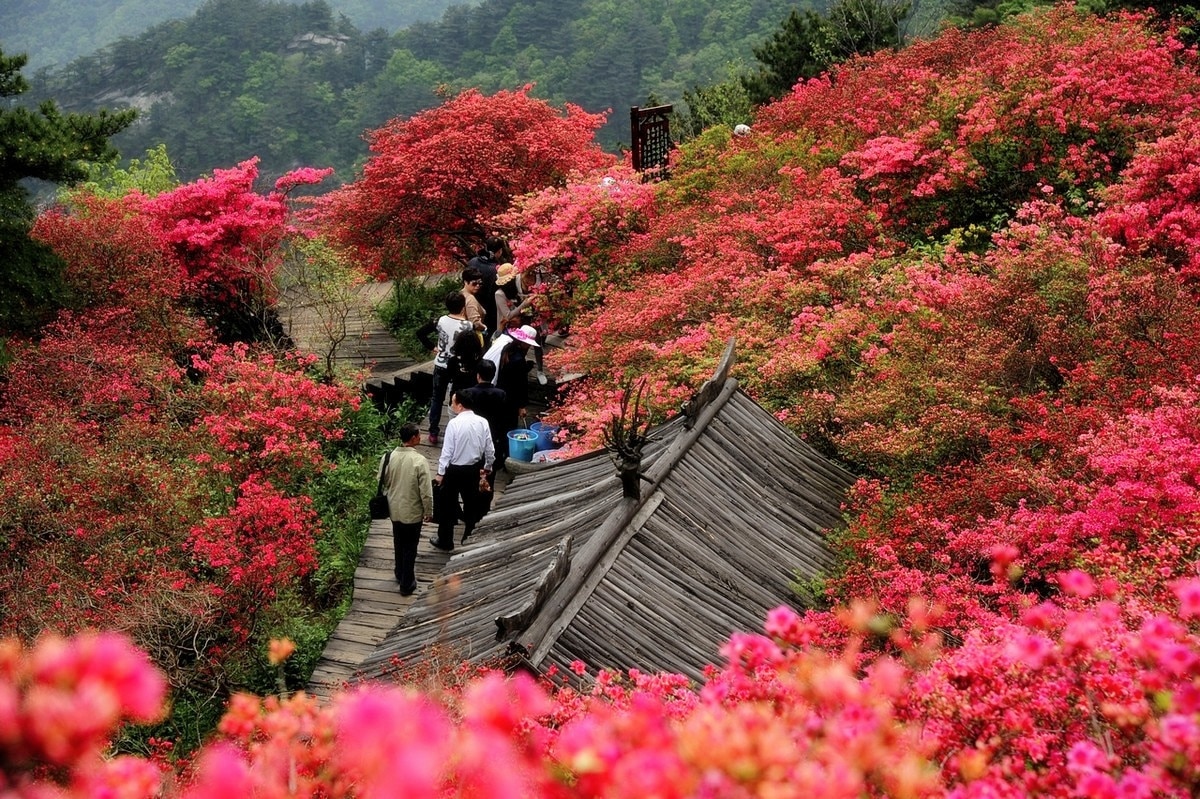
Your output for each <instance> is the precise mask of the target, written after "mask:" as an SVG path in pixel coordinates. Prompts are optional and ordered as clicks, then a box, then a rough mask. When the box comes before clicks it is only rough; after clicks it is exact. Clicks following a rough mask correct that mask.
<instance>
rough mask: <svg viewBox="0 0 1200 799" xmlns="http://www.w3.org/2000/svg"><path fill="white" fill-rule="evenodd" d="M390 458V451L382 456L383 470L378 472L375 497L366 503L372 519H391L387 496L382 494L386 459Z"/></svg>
mask: <svg viewBox="0 0 1200 799" xmlns="http://www.w3.org/2000/svg"><path fill="white" fill-rule="evenodd" d="M391 457H392V451H391V450H388V453H387V455H384V456H383V468H382V469H380V470H379V486H378V487H377V488H376V489H375V496H373V497H371V501H370V502H369V503H368V507H369V508H370V509H371V518H372V519H390V518H391V517H392V513H391V510H390V509H389V508H388V498H387V494H385V493H383V477H384V475H386V474H387V465H388V459H389V458H391Z"/></svg>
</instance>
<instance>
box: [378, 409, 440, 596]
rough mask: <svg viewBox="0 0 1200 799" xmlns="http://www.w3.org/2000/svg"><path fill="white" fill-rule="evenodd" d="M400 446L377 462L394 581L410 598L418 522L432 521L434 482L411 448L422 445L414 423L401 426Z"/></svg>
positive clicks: (426, 463)
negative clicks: (384, 497) (389, 530)
mask: <svg viewBox="0 0 1200 799" xmlns="http://www.w3.org/2000/svg"><path fill="white" fill-rule="evenodd" d="M400 443H401V444H402V445H403V446H399V447H396V448H395V449H394V450H392V451H391V452H390V453H389V454H388V455H387V456H386V457H385V458H384V459H383V460H381V461H380V463H379V469H380V475H381V477H382V480H383V488H384V493H385V494H386V495H387V498H388V516H389V517H391V520H392V547H393V549H394V550H395V573H396V582H398V583H400V595H401V596H409V595H410V594H412V593H413V592H414V591H416V590H417V576H416V573H415V571H414V569H415V566H416V562H417V544H418V543H420V541H421V522H422V521H431V520H432V519H433V480H432V479H431V477H430V474H429V461H427V460H426V459H425V456H424V455H422V454H421V453H420V452H418V451H417V450H416V449H414V448H415V447H416V446H417V445H418V444H420V443H421V429H420V428H419V427H417V426H416V425H415V424H406V425H404V426H403V427H401V428H400Z"/></svg>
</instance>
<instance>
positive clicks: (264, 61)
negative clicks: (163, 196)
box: [29, 0, 795, 179]
mask: <svg viewBox="0 0 1200 799" xmlns="http://www.w3.org/2000/svg"><path fill="white" fill-rule="evenodd" d="M794 5H795V4H794V2H792V0H639V1H638V2H614V0H484V2H482V3H481V4H480V5H478V6H452V7H451V8H449V9H448V10H447V12H446V13H445V14H444V15H443V16H442V18H441V19H439V20H438V21H436V22H423V23H416V24H414V25H412V26H409V27H408V28H404V29H401V30H400V31H398V32H396V33H395V34H388V33H386V32H384V31H380V30H375V31H371V32H368V33H363V32H362V31H361V29H359V28H358V27H356V26H355V25H354V24H352V22H351V21H350V20H349V19H348V18H347V17H345V16H342V15H339V14H337V13H336V12H334V10H333V8H332V7H331V6H330V5H329V4H327V3H325V2H323V0H322V1H318V2H309V3H305V4H303V5H296V4H292V3H286V2H280V0H206V2H204V3H203V4H202V5H201V6H199V8H198V9H197V10H196V11H195V13H194V14H193V15H192V16H189V17H188V18H186V19H182V20H175V21H168V22H162V23H159V24H157V25H155V26H153V27H152V28H150V29H148V30H146V31H145V32H143V33H142V34H140V35H138V36H136V37H125V38H122V39H119V40H118V41H116V42H114V43H113V44H112V45H109V46H108V47H106V48H104V49H103V50H102V51H100V52H97V53H95V54H92V55H88V56H85V57H81V58H78V59H76V60H74V61H72V62H71V63H70V64H69V65H67V66H66V67H65V68H61V69H55V70H52V71H43V72H42V73H40V74H38V75H37V76H36V79H35V80H34V81H33V83H34V87H33V90H32V91H31V92H30V94H29V99H30V100H31V101H33V100H36V99H38V98H40V97H49V98H53V99H55V100H56V101H58V102H59V103H60V104H61V105H62V106H63V107H64V108H66V109H67V110H71V111H91V110H94V109H96V108H102V107H104V108H119V107H123V106H133V107H136V108H138V109H140V110H141V111H142V115H141V118H140V119H139V121H138V122H137V123H135V125H134V126H132V127H131V128H130V129H129V130H127V131H125V132H124V133H122V134H121V135H120V136H119V137H117V139H116V140H115V143H116V145H117V146H118V147H119V148H120V149H121V152H122V154H123V155H125V156H126V157H139V156H141V155H142V153H143V152H145V150H147V149H149V148H150V147H153V146H154V145H156V144H158V143H160V142H165V143H166V145H167V150H168V152H169V154H170V156H171V158H172V159H173V161H174V162H175V164H176V167H177V170H178V173H179V175H180V177H181V178H184V179H191V178H194V177H196V176H198V175H199V174H202V173H206V172H210V171H211V170H212V169H213V168H215V167H226V166H231V165H233V164H235V163H237V162H238V161H241V160H244V159H246V158H249V157H251V156H259V157H260V158H261V159H262V164H261V171H262V173H263V174H264V175H265V176H268V177H269V176H276V175H279V174H282V173H283V172H285V171H287V170H288V169H291V168H294V167H296V166H300V165H311V166H333V167H335V168H336V169H337V170H338V175H339V178H341V179H347V178H349V177H351V175H352V172H353V166H354V165H355V164H356V163H357V162H359V161H360V160H361V159H362V158H363V157H364V156H365V155H366V146H365V143H364V142H363V140H362V134H363V132H364V131H365V130H367V129H371V128H376V127H379V126H381V125H382V124H384V123H385V122H386V121H387V120H389V119H391V118H393V117H397V116H410V115H412V114H414V113H416V112H418V111H421V110H423V109H426V108H430V107H432V106H435V105H437V104H439V103H440V102H441V101H442V99H443V98H444V97H446V96H447V94H448V93H454V92H457V91H459V90H461V89H465V88H472V87H475V88H479V89H480V90H482V91H484V92H486V93H492V92H495V91H497V90H500V89H516V88H520V87H521V86H523V85H525V84H529V83H532V84H535V87H536V88H535V90H534V94H535V96H538V97H542V98H544V99H547V100H549V101H551V102H553V103H555V104H558V105H561V104H563V103H574V104H576V105H579V106H581V107H583V108H584V109H585V110H587V111H592V112H598V111H605V110H610V111H611V114H610V116H609V123H608V125H606V126H605V127H604V128H603V129H601V131H600V132H599V139H600V141H601V143H602V144H603V145H605V146H606V147H608V148H610V149H616V148H618V147H619V146H621V145H622V144H623V143H627V142H628V141H629V116H628V110H629V107H630V106H632V105H648V104H656V103H659V102H664V103H673V102H677V101H680V100H681V99H682V97H683V93H684V92H686V91H689V90H690V89H692V88H693V87H695V86H698V85H701V86H702V85H707V84H710V83H714V82H719V81H722V80H728V79H729V77H730V74H731V70H733V71H736V70H739V69H743V68H745V67H746V66H747V65H749V64H750V63H752V62H753V61H754V57H753V52H752V51H753V48H754V46H755V45H757V44H759V43H761V42H762V41H763V40H764V39H765V38H766V37H767V36H769V35H770V34H771V33H772V32H774V31H775V30H777V29H778V28H779V25H780V22H781V21H782V20H783V19H784V18H785V17H786V16H787V15H788V12H789V11H790V9H791V8H792V7H794Z"/></svg>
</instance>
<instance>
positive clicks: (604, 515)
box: [363, 342, 853, 679]
mask: <svg viewBox="0 0 1200 799" xmlns="http://www.w3.org/2000/svg"><path fill="white" fill-rule="evenodd" d="M732 357H733V347H732V342H731V344H730V347H729V348H728V349H727V351H726V357H725V359H724V361H723V363H722V366H721V368H720V369H719V370H718V373H717V375H716V376H715V377H714V378H713V379H712V380H710V381H709V382H708V383H707V384H706V386H705V387H704V388H702V389H701V391H700V392H698V393H697V395H696V397H695V398H694V399H693V401H692V402H691V403H689V407H688V408H687V409H686V411H685V413H684V414H682V415H680V416H679V417H677V418H675V419H674V420H672V421H669V422H667V423H666V424H664V425H662V426H660V427H658V428H656V429H654V430H653V431H652V433H651V435H650V437H649V442H648V443H647V444H646V446H645V449H644V451H643V453H642V464H641V473H642V476H643V481H642V490H641V496H640V498H637V499H633V498H628V497H624V496H623V495H622V486H621V481H620V480H619V479H618V476H617V472H616V469H614V465H613V460H612V458H611V457H610V455H609V453H608V452H607V451H603V450H601V451H598V452H593V453H590V454H587V455H584V456H581V457H578V458H575V459H573V460H569V461H563V462H560V463H557V464H555V465H553V466H547V467H545V468H543V469H540V470H537V471H534V472H530V473H527V474H521V475H517V476H516V477H514V479H513V481H512V483H511V484H510V485H509V486H508V488H507V489H506V490H505V492H504V494H503V495H502V496H501V497H499V498H498V499H497V503H496V507H494V508H493V510H492V512H491V514H489V515H488V516H487V517H486V518H485V519H484V521H483V522H482V523H481V524H480V526H479V527H478V528H477V529H476V536H475V537H477V538H478V539H480V542H479V543H478V544H473V545H472V546H470V547H468V548H466V549H465V550H463V551H462V552H461V554H457V555H455V556H454V557H452V558H451V559H450V561H449V562H448V564H447V566H446V569H445V570H444V572H443V575H442V578H441V584H442V585H441V588H440V589H438V590H435V591H433V592H430V594H429V595H428V597H427V598H426V601H424V602H418V603H416V604H414V605H413V606H412V607H411V608H410V609H409V611H408V614H407V616H406V617H405V618H404V619H403V620H401V622H400V623H399V624H398V625H397V626H396V628H395V629H394V630H393V631H392V632H391V633H390V634H389V635H388V636H387V637H386V639H385V640H384V641H383V643H382V644H381V645H380V646H379V647H378V648H377V649H376V650H375V652H374V653H373V654H372V655H370V656H369V657H368V658H367V659H366V660H365V661H364V663H363V672H364V674H372V673H379V672H380V671H386V670H387V669H388V668H389V663H391V664H394V663H395V662H396V659H398V660H399V661H402V662H416V661H419V660H420V659H421V657H422V653H423V652H425V651H427V649H428V648H429V647H431V646H433V645H440V646H441V647H442V648H443V649H444V650H446V651H448V652H449V653H450V655H451V656H452V657H454V658H460V659H465V660H470V661H474V662H500V661H503V660H505V659H507V662H508V663H509V664H510V665H514V666H524V667H528V668H533V669H537V670H544V669H545V668H547V667H549V666H550V665H552V664H554V665H557V666H559V667H560V668H564V667H566V666H569V664H570V663H571V662H572V661H575V660H581V661H583V662H584V663H586V664H588V665H589V666H590V667H592V668H603V667H610V668H618V669H630V668H638V669H642V670H644V671H671V672H678V673H682V674H686V675H689V676H691V677H693V678H695V679H700V678H701V675H702V672H703V668H704V666H705V665H706V664H708V663H711V662H714V661H715V660H716V658H717V653H718V650H719V648H720V646H721V644H722V643H723V642H724V641H725V640H726V639H727V638H728V636H729V634H730V633H731V632H734V631H737V630H757V629H761V627H762V622H763V619H764V617H765V614H766V612H767V610H769V609H770V608H773V607H775V606H777V605H780V604H786V603H793V604H795V603H797V602H798V599H797V598H796V596H795V595H794V593H793V592H792V591H791V590H790V587H789V586H790V584H791V583H792V582H793V581H794V580H795V578H796V576H797V574H799V575H809V576H811V575H818V574H821V573H823V572H825V571H826V570H827V569H828V568H829V567H830V566H831V565H832V564H833V556H832V554H831V553H830V550H829V548H828V547H827V545H826V543H825V538H824V531H825V530H827V529H829V528H831V527H833V526H835V525H837V524H839V522H840V519H841V513H840V506H841V502H842V500H843V497H844V494H845V491H846V489H847V488H848V486H849V485H850V483H851V481H852V479H853V478H852V476H851V475H850V474H849V473H848V472H847V471H846V470H845V469H843V468H842V467H840V466H838V465H837V464H835V463H833V462H832V461H830V460H829V459H828V458H826V457H824V456H822V455H821V454H819V453H818V452H817V451H816V450H814V449H813V448H812V447H810V446H809V445H807V444H806V443H804V442H803V441H802V440H800V439H799V438H797V437H796V436H795V434H793V433H792V432H791V431H790V430H788V429H787V428H786V427H784V426H783V425H782V424H781V423H780V422H779V421H778V420H777V419H775V418H774V416H772V415H771V414H770V413H769V412H767V411H765V410H764V409H762V408H761V407H759V406H758V405H756V404H755V403H754V402H753V401H752V400H751V399H750V398H749V397H748V396H746V395H745V394H744V393H742V392H741V391H740V390H739V389H738V387H737V382H736V381H735V380H733V379H730V378H728V377H727V375H728V372H729V368H730V365H731V364H732Z"/></svg>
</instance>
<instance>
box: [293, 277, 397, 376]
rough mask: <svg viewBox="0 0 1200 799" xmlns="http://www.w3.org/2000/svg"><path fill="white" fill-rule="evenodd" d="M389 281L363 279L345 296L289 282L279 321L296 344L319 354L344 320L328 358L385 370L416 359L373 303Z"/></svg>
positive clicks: (383, 295)
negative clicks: (328, 294) (328, 295)
mask: <svg viewBox="0 0 1200 799" xmlns="http://www.w3.org/2000/svg"><path fill="white" fill-rule="evenodd" d="M392 286H393V284H392V281H390V280H387V281H383V282H380V283H365V284H363V285H362V286H359V287H358V288H357V289H355V290H354V291H353V293H352V294H351V295H348V296H345V297H335V298H334V299H333V301H332V302H331V301H330V299H329V298H324V297H320V296H317V295H313V294H311V293H308V292H305V291H303V290H301V289H299V288H292V289H289V290H287V291H285V292H284V293H283V296H282V297H280V301H279V316H280V322H281V323H282V324H283V330H284V332H285V333H287V334H288V336H290V337H291V339H292V342H293V344H294V345H295V347H296V349H297V350H299V351H301V352H308V353H313V354H316V355H318V356H321V357H324V356H325V354H326V353H327V352H329V350H330V348H331V346H333V345H332V344H331V340H332V339H333V337H335V336H337V335H338V334H339V333H340V332H341V329H342V327H343V325H344V329H345V338H343V339H342V340H341V341H339V342H338V343H337V345H336V346H335V347H333V350H334V357H333V360H334V362H335V363H336V364H338V365H339V366H342V367H346V368H349V369H369V370H370V371H371V374H372V375H387V374H391V373H393V372H396V371H399V370H401V369H404V368H406V367H410V366H413V365H414V364H415V363H416V361H414V360H413V358H411V357H409V356H408V355H406V354H405V353H404V352H403V351H402V350H401V348H400V344H399V342H397V341H396V339H395V338H394V337H393V336H392V334H391V333H390V332H388V329H387V328H386V327H384V325H383V323H382V322H380V321H379V317H378V316H377V315H376V313H375V308H377V307H378V306H379V304H380V303H382V302H383V301H384V300H386V299H387V298H388V297H389V296H390V295H391V293H392Z"/></svg>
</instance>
